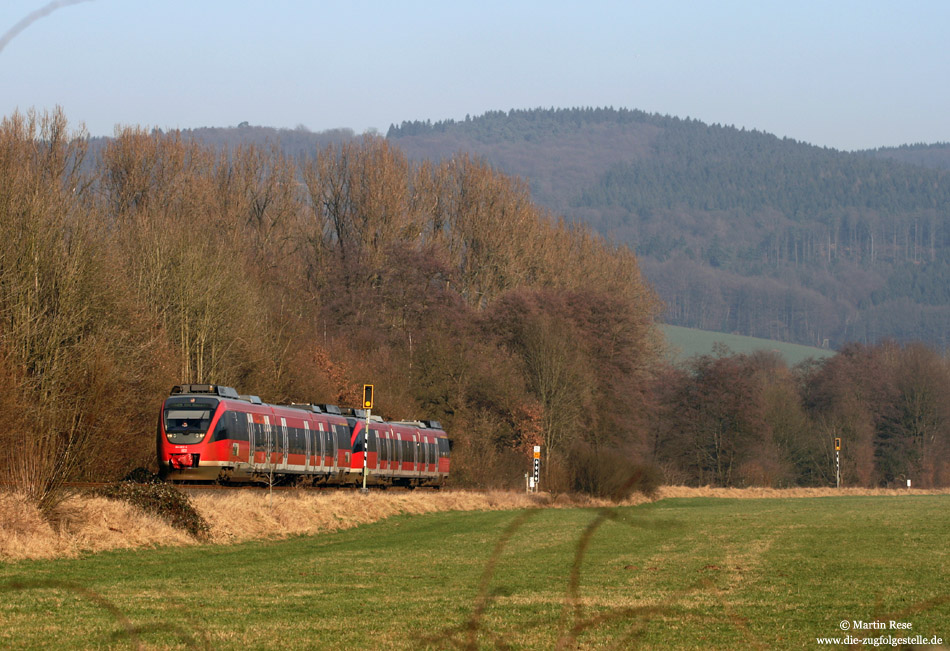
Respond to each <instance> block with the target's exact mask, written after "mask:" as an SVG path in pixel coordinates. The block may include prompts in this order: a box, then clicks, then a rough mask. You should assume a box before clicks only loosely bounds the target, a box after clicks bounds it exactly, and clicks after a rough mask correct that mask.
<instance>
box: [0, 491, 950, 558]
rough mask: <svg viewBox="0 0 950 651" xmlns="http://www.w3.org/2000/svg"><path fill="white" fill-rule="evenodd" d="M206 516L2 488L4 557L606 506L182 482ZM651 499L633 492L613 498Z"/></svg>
mask: <svg viewBox="0 0 950 651" xmlns="http://www.w3.org/2000/svg"><path fill="white" fill-rule="evenodd" d="M183 490H184V491H185V492H186V493H187V494H188V496H189V499H190V501H191V503H192V504H193V505H194V508H195V509H196V510H197V512H198V513H199V514H200V515H201V517H202V518H203V519H204V520H205V521H206V522H207V524H208V529H209V532H208V535H207V536H206V537H204V538H203V539H197V538H195V537H194V536H192V535H190V534H189V533H187V532H186V531H184V530H182V529H180V528H176V527H175V526H173V525H171V524H169V523H168V522H167V521H166V520H164V519H163V518H161V517H159V516H158V515H153V514H150V513H147V512H145V511H143V510H142V509H140V508H138V507H136V506H134V505H132V504H130V503H128V502H125V501H122V500H114V499H108V498H105V497H102V496H100V495H96V494H94V493H92V492H90V491H76V492H75V493H74V494H73V495H71V496H70V497H69V498H67V499H66V500H64V501H63V502H62V504H60V505H59V507H58V508H57V509H56V511H55V513H54V514H53V516H52V517H51V518H44V517H43V516H42V515H41V514H40V512H39V511H38V510H37V509H36V508H35V507H34V506H32V505H31V504H29V503H28V502H27V501H25V500H24V499H23V498H22V497H21V496H20V495H18V494H17V493H15V492H13V491H12V490H9V489H4V490H0V561H13V560H20V559H30V558H32V559H37V558H59V557H69V556H79V555H82V554H89V553H96V552H101V551H107V550H113V549H129V548H148V547H159V546H169V545H171V546H174V545H197V544H231V543H238V542H245V541H249V540H264V539H277V538H284V537H288V536H297V535H315V534H320V533H326V532H332V531H338V530H341V529H348V528H351V527H356V526H359V525H363V524H369V523H372V522H376V521H379V520H382V519H385V518H388V517H392V516H397V515H414V514H425V513H434V512H439V511H488V510H515V509H526V508H559V507H565V508H570V507H588V508H590V507H594V508H597V507H611V506H618V504H615V503H613V502H608V501H605V500H594V499H590V498H587V497H583V496H569V495H559V496H556V497H554V496H551V495H548V494H544V493H541V494H536V495H531V494H525V493H521V492H508V491H463V490H458V491H455V490H448V491H373V492H370V493H369V494H368V495H364V494H361V493H359V492H358V491H355V490H353V491H349V490H326V491H314V490H284V491H273V492H271V491H267V490H266V489H233V490H208V489H200V488H185V489H183ZM934 493H950V489H944V490H938V491H926V490H916V489H914V490H892V489H857V488H855V489H849V488H845V489H841V490H835V489H830V488H794V489H768V488H746V489H726V488H708V487H707V488H687V487H681V486H665V487H661V488H660V489H659V490H658V492H657V495H656V496H655V498H654V499H666V498H691V497H718V498H808V497H827V496H832V495H893V496H901V495H904V496H906V495H914V494H934ZM647 501H651V500H650V499H649V498H647V497H645V496H641V495H635V496H633V497H632V498H630V499H629V500H627V501H624V502H622V503H621V504H619V506H632V505H636V504H640V503H644V502H647Z"/></svg>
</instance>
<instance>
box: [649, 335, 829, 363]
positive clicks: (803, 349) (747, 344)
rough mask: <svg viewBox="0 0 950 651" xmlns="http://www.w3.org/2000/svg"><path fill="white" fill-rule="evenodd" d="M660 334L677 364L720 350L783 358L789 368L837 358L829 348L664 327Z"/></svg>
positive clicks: (668, 353) (670, 357) (668, 356)
mask: <svg viewBox="0 0 950 651" xmlns="http://www.w3.org/2000/svg"><path fill="white" fill-rule="evenodd" d="M660 331H661V332H662V333H663V336H664V337H665V338H666V348H667V358H668V359H671V360H673V361H674V362H677V363H682V362H685V361H687V360H688V359H689V358H691V357H693V356H695V355H713V354H716V352H717V350H719V349H725V350H727V351H729V353H736V354H740V355H744V354H750V353H755V352H757V351H764V352H775V353H778V354H779V355H781V357H782V360H783V361H784V362H785V364H787V365H788V366H790V367H791V366H795V365H796V364H799V363H801V362H804V361H806V360H809V359H813V360H821V359H824V358H826V357H831V356H832V355H834V351H832V350H828V349H827V348H816V347H814V346H802V345H801V344H790V343H787V342H781V341H774V340H771V339H760V338H758V337H745V336H743V335H734V334H728V333H725V332H710V331H708V330H696V329H694V328H684V327H682V326H673V325H663V326H660Z"/></svg>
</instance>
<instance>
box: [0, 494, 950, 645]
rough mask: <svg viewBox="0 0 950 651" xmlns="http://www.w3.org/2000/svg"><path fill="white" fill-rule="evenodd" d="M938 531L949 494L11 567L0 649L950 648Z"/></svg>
mask: <svg viewBox="0 0 950 651" xmlns="http://www.w3.org/2000/svg"><path fill="white" fill-rule="evenodd" d="M948 532H950V496H905V497H832V498H810V499H740V500H731V499H713V498H693V499H669V500H663V501H660V502H656V503H652V504H648V505H644V506H639V507H624V508H618V509H611V510H596V509H564V510H556V509H545V510H532V511H520V512H510V511H507V512H506V511H501V512H489V513H485V512H470V513H458V512H455V513H439V514H433V515H425V516H404V517H396V518H391V519H389V520H385V521H383V522H380V523H377V524H373V525H368V526H362V527H358V528H356V529H351V530H347V531H343V532H339V533H334V534H327V535H321V536H315V537H306V538H295V539H291V540H284V541H275V542H258V543H247V544H240V545H234V546H218V547H214V546H196V547H187V548H165V549H157V550H145V551H122V552H110V553H102V554H97V555H93V556H88V557H85V558H80V559H72V560H68V559H67V560H57V561H44V562H19V563H12V564H4V565H0V646H4V647H9V646H12V647H15V648H21V647H27V648H30V647H32V648H46V647H56V646H58V647H64V648H77V647H78V648H88V647H94V648H121V649H125V648H214V649H219V648H224V649H258V648H274V649H278V648H280V649H283V648H292V649H309V648H343V647H346V648H367V649H370V648H405V649H417V648H434V649H443V648H460V647H461V648H484V649H492V648H504V647H510V648H556V647H557V646H558V645H559V643H560V644H562V645H564V647H565V648H573V647H576V646H579V647H582V648H632V647H638V646H639V647H643V648H697V647H702V648H721V649H734V648H769V649H771V648H801V647H808V648H814V647H816V646H818V645H817V643H816V640H815V638H816V637H818V636H843V635H844V634H845V633H843V632H842V630H841V629H840V628H839V622H841V621H842V620H847V621H849V622H851V621H854V620H860V621H873V620H875V618H882V619H883V620H884V621H888V620H891V619H893V620H895V621H899V622H903V623H909V624H910V625H911V627H912V628H911V630H910V632H911V633H912V634H919V635H924V636H928V637H929V636H940V637H943V638H944V639H950V623H948V622H950V596H948V587H947V584H946V579H947V575H948V569H950V564H948V561H950V558H948V546H947V534H948ZM889 632H892V631H873V632H870V633H864V634H866V635H879V634H882V633H883V634H887V633H889ZM892 633H897V631H893V632H892ZM901 634H902V635H906V634H907V631H906V630H905V631H904V632H903V633H901Z"/></svg>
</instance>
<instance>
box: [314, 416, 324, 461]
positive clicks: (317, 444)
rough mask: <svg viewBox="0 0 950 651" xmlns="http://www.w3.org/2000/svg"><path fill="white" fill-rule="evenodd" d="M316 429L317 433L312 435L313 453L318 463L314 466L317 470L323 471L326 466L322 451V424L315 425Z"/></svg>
mask: <svg viewBox="0 0 950 651" xmlns="http://www.w3.org/2000/svg"><path fill="white" fill-rule="evenodd" d="M317 427H318V428H319V431H317V432H314V433H313V437H314V438H313V453H314V454H315V455H317V457H318V458H319V459H320V463H315V464H314V465H315V466H317V468H318V469H320V470H323V467H324V465H326V464H325V462H326V459H325V458H324V455H325V454H326V453H325V452H324V451H323V444H324V436H323V423H317Z"/></svg>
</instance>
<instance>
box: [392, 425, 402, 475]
mask: <svg viewBox="0 0 950 651" xmlns="http://www.w3.org/2000/svg"><path fill="white" fill-rule="evenodd" d="M393 445H395V446H396V470H402V434H401V433H400V432H396V440H395V442H394V443H393Z"/></svg>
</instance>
